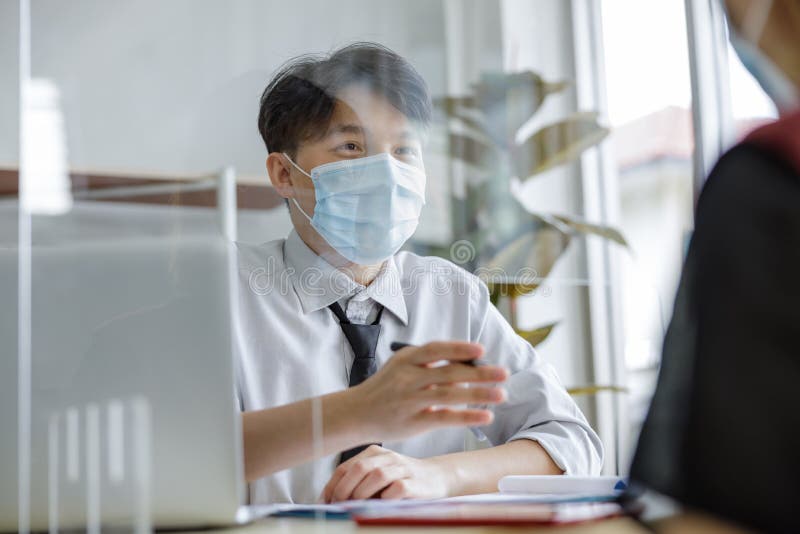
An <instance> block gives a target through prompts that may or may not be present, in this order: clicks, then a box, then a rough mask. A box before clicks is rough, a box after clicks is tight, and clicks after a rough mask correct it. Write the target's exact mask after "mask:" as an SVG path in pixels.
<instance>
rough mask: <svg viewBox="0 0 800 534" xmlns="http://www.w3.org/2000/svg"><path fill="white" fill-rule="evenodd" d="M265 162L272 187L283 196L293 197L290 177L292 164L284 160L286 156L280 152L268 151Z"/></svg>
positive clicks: (292, 185)
mask: <svg viewBox="0 0 800 534" xmlns="http://www.w3.org/2000/svg"><path fill="white" fill-rule="evenodd" d="M266 164H267V174H269V181H270V182H272V187H274V188H275V190H276V191H277V192H278V194H279V195H280V196H282V197H283V198H293V197H294V196H295V193H294V184H292V178H291V173H292V164H291V163H289V162H288V161H287V160H286V156H284V155H283V154H282V153H280V152H270V153H269V155H268V156H267V161H266Z"/></svg>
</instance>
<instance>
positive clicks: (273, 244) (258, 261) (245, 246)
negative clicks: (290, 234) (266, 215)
mask: <svg viewBox="0 0 800 534" xmlns="http://www.w3.org/2000/svg"><path fill="white" fill-rule="evenodd" d="M284 243H286V239H284V238H281V239H275V240H273V241H267V242H264V243H243V242H238V241H237V242H235V243H234V247H235V250H236V257H237V260H238V264H239V267H247V266H253V267H263V266H264V264H266V263H268V262H275V261H279V262H280V263H283V245H284Z"/></svg>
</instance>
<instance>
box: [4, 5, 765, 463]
mask: <svg viewBox="0 0 800 534" xmlns="http://www.w3.org/2000/svg"><path fill="white" fill-rule="evenodd" d="M700 4H704V3H701V2H697V3H694V4H693V3H691V2H687V3H684V2H682V1H680V0H668V1H667V0H648V1H641V0H602V1H600V0H598V1H591V0H584V1H581V0H573V1H571V2H566V1H562V0H536V1H526V0H442V1H429V0H405V1H403V2H395V1H389V0H381V1H375V0H372V1H358V0H348V1H339V2H328V1H326V0H305V1H302V2H300V1H297V2H293V3H290V4H288V3H286V2H271V1H270V2H265V1H256V0H247V1H245V0H240V1H237V2H222V1H212V0H203V1H188V0H186V1H173V2H168V3H162V2H156V1H137V2H123V1H112V2H108V1H101V0H80V1H75V2H69V3H64V2H59V1H57V0H34V1H33V2H32V3H31V35H30V76H31V79H30V81H29V82H26V83H29V85H28V87H30V93H29V98H27V99H26V100H25V102H24V107H22V108H21V105H22V104H21V102H22V101H21V99H20V98H19V95H20V93H19V87H20V79H19V76H18V75H17V73H18V72H19V69H18V66H19V62H20V51H21V48H20V45H19V43H20V34H19V31H18V30H19V28H18V11H17V10H18V3H17V2H16V1H14V0H0V73H2V74H0V94H2V95H3V98H1V99H0V176H2V181H0V246H3V247H13V246H15V245H17V244H18V238H19V237H18V227H17V221H18V215H19V213H18V209H17V208H18V198H17V191H18V190H19V187H18V180H19V178H18V176H19V175H18V170H19V169H20V166H21V165H22V166H23V168H24V166H25V165H26V164H28V165H30V167H29V171H30V172H29V173H28V174H27V175H28V176H31V177H34V178H35V177H38V178H36V180H38V181H36V182H35V183H34V184H33V185H32V187H31V188H30V189H29V191H32V194H31V195H30V196H29V197H28V198H27V199H25V202H27V208H29V211H30V213H31V214H32V219H31V220H32V234H31V236H32V237H31V240H32V243H33V244H34V245H36V244H53V243H60V244H69V243H79V242H82V241H86V240H115V239H121V238H132V237H137V236H152V235H158V236H163V237H164V238H167V239H181V238H183V237H187V236H191V235H197V234H216V233H219V232H220V224H222V225H223V227H224V225H225V224H226V223H225V222H224V220H223V219H224V217H223V218H222V219H221V217H220V214H219V211H220V209H221V208H220V206H221V203H220V202H219V198H218V197H219V195H220V194H218V193H217V189H216V188H217V182H218V181H219V180H220V179H223V180H224V179H228V180H230V179H231V178H232V177H233V178H235V182H236V184H237V186H238V195H237V204H238V209H237V210H235V212H234V213H235V220H236V224H235V225H234V226H235V228H236V238H237V239H239V240H242V241H247V242H263V241H268V240H271V239H275V238H279V237H283V236H285V235H286V233H287V232H288V231H289V229H290V223H289V220H288V216H287V213H286V210H285V207H284V206H283V204H282V202H281V201H280V199H279V198H278V197H277V195H275V194H274V192H273V191H272V190H271V189H270V187H269V186H268V184H267V179H266V174H265V171H264V164H263V161H264V157H265V153H264V148H263V145H262V143H261V140H260V138H259V136H258V133H257V130H256V114H257V109H258V97H259V95H260V92H261V90H262V89H263V87H264V85H265V84H266V82H267V81H268V79H269V77H270V74H271V73H272V72H273V71H274V70H275V69H276V68H277V67H278V66H279V65H280V64H281V63H282V62H283V61H285V60H287V59H289V58H290V57H293V56H295V55H298V54H301V53H308V52H326V51H329V50H331V49H333V48H335V47H337V46H340V45H344V44H347V43H349V42H352V41H356V40H373V41H377V42H380V43H382V44H385V45H387V46H389V47H390V48H393V49H394V50H396V51H397V52H399V53H400V54H402V55H404V56H405V57H407V58H408V59H409V60H410V61H411V62H412V63H413V64H414V65H415V66H416V67H417V69H418V70H419V71H420V73H421V74H422V75H423V77H425V79H426V80H427V81H428V84H429V86H430V89H431V92H432V94H433V95H434V97H442V96H445V95H458V94H465V93H467V92H469V91H470V88H471V84H474V83H476V82H477V81H478V80H479V79H480V77H481V75H482V74H484V73H486V72H518V71H524V70H533V71H535V72H537V73H538V74H540V75H541V76H542V77H543V78H544V79H546V80H548V81H560V80H566V81H569V82H570V86H569V87H568V88H567V89H566V90H564V91H562V92H560V93H558V94H555V95H551V96H549V97H548V98H547V99H546V100H545V102H544V104H543V105H542V107H541V108H540V110H539V111H538V113H536V115H535V116H534V118H533V119H532V121H531V122H530V123H529V124H527V125H526V126H525V128H526V129H529V130H531V131H532V130H535V129H537V128H539V127H541V126H544V125H547V124H550V123H553V122H555V121H558V120H560V119H563V118H564V117H565V116H567V115H569V114H570V113H573V112H575V111H590V110H592V111H597V112H599V115H600V119H599V120H600V122H601V124H602V125H604V126H607V127H608V128H610V130H611V134H610V135H609V136H608V137H607V138H606V139H605V140H604V141H603V142H602V143H601V144H599V145H598V146H596V147H593V148H590V149H589V150H588V151H587V152H585V153H584V155H583V156H582V157H581V158H576V159H575V160H574V161H572V162H569V163H567V164H564V165H561V166H559V167H556V168H554V169H552V170H549V171H547V172H546V173H543V174H541V175H539V176H537V177H536V178H535V179H531V180H527V181H525V182H522V183H512V187H514V190H515V193H516V194H517V195H518V198H520V199H521V201H522V202H524V203H525V205H526V206H528V207H530V208H531V209H534V210H538V211H542V212H548V213H563V214H570V215H574V216H577V217H582V218H586V219H588V220H591V221H593V222H598V223H603V224H607V225H611V226H613V227H615V228H618V229H619V230H620V231H621V233H622V234H623V235H624V236H625V238H626V240H627V242H628V243H629V248H627V249H626V248H624V247H619V246H616V245H614V244H613V243H609V242H607V241H606V240H602V239H600V238H597V237H587V238H585V239H579V240H575V241H574V242H573V243H572V244H571V246H570V248H569V249H568V250H567V251H566V253H564V254H563V255H562V256H561V258H560V259H559V260H558V262H557V263H556V266H555V268H554V270H553V271H552V273H551V275H550V276H549V277H548V280H547V282H546V284H544V285H543V287H542V290H541V291H538V292H537V293H536V294H534V295H528V296H525V297H522V298H521V299H520V301H519V303H518V310H517V318H518V322H519V325H520V327H521V328H533V327H536V326H539V325H543V324H550V323H555V322H557V323H558V325H557V327H556V328H555V329H554V330H553V332H552V333H551V334H550V336H549V337H548V339H547V340H546V341H544V342H543V343H542V344H541V345H540V346H539V349H540V351H541V353H542V355H543V356H544V357H545V358H546V359H547V360H548V361H550V362H551V363H552V364H553V365H554V366H555V367H556V369H557V371H558V373H559V375H560V377H561V379H562V381H563V382H564V383H565V385H567V386H583V385H597V384H601V385H616V386H621V387H624V388H626V390H627V392H625V393H613V392H601V393H598V394H595V395H581V396H579V397H577V398H578V400H579V403H580V405H581V407H582V408H583V409H584V411H585V412H586V414H587V416H588V417H589V419H590V421H591V422H592V423H593V425H595V426H596V427H597V428H598V431H599V433H600V434H601V436H602V438H603V440H604V443H605V445H606V448H607V451H608V452H609V454H608V457H607V458H608V461H607V463H606V468H605V469H606V471H607V472H608V473H611V472H618V471H624V470H625V469H626V468H627V464H628V459H629V456H630V450H631V447H632V444H633V443H635V436H636V433H637V429H638V425H639V424H640V423H641V420H642V418H643V416H644V411H645V409H646V406H647V401H648V400H649V396H650V394H651V392H652V387H653V385H654V379H655V375H656V372H657V369H658V357H659V352H660V344H661V338H662V334H663V325H665V324H666V323H667V321H668V319H669V314H670V312H671V304H672V295H673V293H674V289H675V287H676V285H677V276H678V273H679V268H680V263H681V259H682V255H683V251H684V246H685V243H686V239H687V237H688V235H689V233H690V232H691V227H692V206H693V198H694V194H695V191H696V190H697V186H698V183H697V182H696V180H695V178H694V177H695V176H696V175H697V174H698V173H697V169H698V165H701V166H702V164H703V162H704V161H706V160H710V159H709V158H710V155H709V154H715V153H718V152H719V150H721V149H722V148H723V147H724V146H725V144H726V143H727V144H729V143H731V142H733V141H734V140H735V139H736V138H738V137H739V136H741V135H742V134H743V133H745V132H746V131H749V130H750V129H752V128H753V127H755V126H756V125H758V124H760V123H761V122H763V120H765V119H767V118H769V117H772V116H774V114H775V111H774V109H772V108H771V107H770V106H769V104H768V103H766V99H765V97H764V96H763V94H761V93H760V90H759V89H758V88H757V86H756V85H755V84H754V83H753V81H752V80H751V79H750V78H749V77H748V76H747V75H746V74H745V73H744V71H743V70H742V68H741V65H739V64H738V62H737V61H736V60H735V59H734V57H733V55H731V54H727V55H726V52H727V51H726V49H725V48H724V47H719V46H717V47H716V48H714V46H709V45H708V43H705V42H703V41H701V39H703V38H709V37H707V36H699V35H694V34H693V33H692V32H691V31H690V29H689V28H690V27H691V25H689V24H687V20H693V19H694V20H697V18H698V17H707V18H708V19H709V20H710V22H711V27H714V28H716V29H717V33H718V34H719V35H718V36H717V37H719V36H724V27H723V26H722V25H721V21H720V20H719V13H717V12H715V11H714V10H713V9H707V10H703V8H702V7H697V6H699V5H700ZM687 6H688V7H689V8H688V9H687ZM631 20H638V21H649V22H643V23H641V24H636V25H634V24H631V23H630V21H631ZM712 34H713V32H712ZM710 38H714V36H713V35H712V36H711V37H710ZM715 42H716V43H717V45H718V43H719V42H720V41H715ZM711 44H712V45H713V44H714V42H712V43H711ZM709 51H711V52H714V53H716V54H717V56H714V57H712V58H708V57H705V56H706V55H707V54H708V53H709ZM720 58H722V59H720ZM704 61H718V62H722V65H723V66H724V68H725V69H726V73H727V75H728V76H730V80H731V83H730V87H731V91H730V92H727V91H726V92H725V94H719V88H718V87H717V88H714V87H709V86H708V84H706V85H705V86H703V85H702V79H701V80H700V82H701V86H700V87H695V88H694V89H693V87H692V84H691V82H690V72H691V70H692V68H695V69H698V70H699V71H702V65H703V62H704ZM693 66H694V67H693ZM715 91H717V93H715ZM709 94H712V95H714V94H716V96H717V97H718V98H717V99H716V101H717V102H722V104H724V108H723V109H719V106H717V108H714V109H712V108H710V107H709V106H705V107H703V106H702V105H701V104H704V103H706V102H709V101H711V100H712V99H710V97H709ZM692 103H694V104H695V106H694V108H693V106H692ZM21 116H22V117H23V119H22V121H26V120H30V121H31V122H30V124H31V126H30V128H28V130H27V131H28V133H29V135H30V136H31V137H30V139H29V140H28V141H27V142H26V141H23V143H22V146H24V147H25V150H26V151H27V152H23V156H22V160H21V158H20V146H21V143H20V117H21ZM698 117H704V120H705V124H708V123H709V122H713V121H717V122H718V123H719V124H721V125H723V126H724V127H723V128H721V130H720V131H722V132H723V133H724V136H725V137H724V138H722V139H716V140H711V139H708V138H707V137H706V136H705V133H704V130H703V129H702V128H701V127H700V126H699V123H698V120H697V119H698ZM447 127H448V119H447V118H445V117H444V116H442V115H441V114H440V116H439V118H438V122H437V124H436V125H435V126H434V129H433V131H432V135H431V139H430V143H429V145H428V147H427V150H426V153H425V162H426V167H427V170H428V176H429V179H428V203H427V205H426V207H425V210H424V212H423V218H422V223H421V225H420V229H419V231H418V233H417V235H416V236H415V241H416V242H417V243H419V244H424V245H436V246H447V244H449V243H450V242H452V240H453V239H454V234H453V228H452V215H453V214H452V202H451V198H452V197H453V196H458V195H459V194H460V192H461V191H463V190H464V188H465V184H466V183H467V182H468V181H469V180H474V179H475V177H476V176H477V174H478V173H477V172H476V171H475V170H474V169H471V168H469V167H468V166H465V165H464V164H463V163H462V162H460V161H456V160H454V159H453V158H451V157H450V155H449V154H450V150H449V148H450V147H449V146H448V135H447ZM695 139H699V140H701V141H702V144H700V143H695ZM715 143H716V144H715ZM26 153H27V154H29V156H28V158H29V159H27V160H26V159H25V158H26V156H25V154H26ZM712 159H713V158H712ZM698 161H699V163H698ZM226 169H227V170H226ZM23 174H24V172H23ZM176 184H178V187H177V188H176V187H175V185H176ZM202 184H206V185H202ZM193 185H194V186H196V190H192V186H193ZM153 186H156V189H154V190H146V189H135V188H137V187H144V188H148V187H153ZM162 186H165V187H162ZM130 187H134V189H126V188H130ZM112 189H115V190H117V192H121V194H120V195H115V193H112V192H111V191H112ZM221 194H224V193H221ZM229 217H230V215H229ZM221 221H222V222H221ZM227 224H228V225H229V226H228V228H230V221H228V223H227ZM16 304H17V303H16V301H15V300H14V299H5V298H4V299H3V302H2V304H0V305H1V306H3V310H2V313H3V314H4V316H5V314H17V306H16ZM57 305H59V306H64V313H65V314H68V313H70V312H71V310H74V309H77V308H78V307H79V306H80V303H57ZM503 311H505V312H506V313H508V311H509V310H507V309H503ZM10 316H11V315H9V317H10ZM13 358H14V355H13V354H6V353H4V354H3V360H4V362H6V363H7V364H8V365H11V362H13ZM9 370H12V371H13V366H12V367H9Z"/></svg>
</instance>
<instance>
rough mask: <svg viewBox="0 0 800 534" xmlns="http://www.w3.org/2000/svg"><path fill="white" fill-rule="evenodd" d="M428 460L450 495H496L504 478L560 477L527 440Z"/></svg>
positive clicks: (536, 445) (546, 456) (542, 452)
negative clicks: (440, 471) (440, 474)
mask: <svg viewBox="0 0 800 534" xmlns="http://www.w3.org/2000/svg"><path fill="white" fill-rule="evenodd" d="M430 460H431V461H432V462H434V463H435V464H437V465H439V466H440V467H442V468H443V472H444V473H446V474H447V475H446V476H447V477H448V488H449V492H448V493H449V494H450V495H451V496H455V495H468V494H475V493H493V492H496V491H497V483H498V482H499V481H500V479H501V478H503V477H504V476H506V475H561V474H563V471H562V470H561V469H560V468H559V467H558V466H557V465H556V463H555V462H554V461H553V459H552V458H551V457H550V455H549V454H547V451H545V450H544V448H543V447H542V446H541V445H539V443H538V442H535V441H531V440H528V439H520V440H515V441H512V442H510V443H506V444H504V445H498V446H496V447H491V448H489V449H480V450H476V451H467V452H457V453H453V454H446V455H443V456H437V457H435V458H431V459H430Z"/></svg>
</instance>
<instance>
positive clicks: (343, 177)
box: [284, 153, 425, 265]
mask: <svg viewBox="0 0 800 534" xmlns="http://www.w3.org/2000/svg"><path fill="white" fill-rule="evenodd" d="M284 156H286V158H287V159H288V160H289V162H290V163H291V164H292V165H294V167H295V168H296V169H297V170H298V171H300V172H302V173H303V174H305V175H306V176H308V177H309V178H311V181H312V182H313V183H314V191H315V194H316V204H315V206H314V216H313V217H309V216H308V214H307V213H306V212H305V211H303V208H301V207H300V204H298V203H297V200H296V199H294V198H293V199H292V200H293V201H294V204H295V206H297V209H298V210H300V213H302V214H303V215H304V216H305V217H306V219H308V220H309V221H310V222H311V226H312V227H313V228H314V229H315V230H316V231H317V233H319V235H321V236H322V237H323V238H324V239H325V241H327V242H328V244H329V245H330V246H331V247H333V248H334V249H335V250H336V252H338V253H339V254H341V255H342V256H343V257H345V258H347V259H348V260H350V261H351V262H353V263H357V264H359V265H373V264H376V263H380V262H382V261H384V260H386V259H387V258H389V257H391V256H392V255H394V253H395V252H397V251H398V250H400V247H402V246H403V243H405V242H406V241H407V240H408V238H409V237H411V235H412V234H413V233H414V231H415V230H416V229H417V224H418V222H419V214H420V211H421V210H422V206H423V205H424V204H425V171H424V170H422V169H420V168H418V167H414V166H413V165H409V164H407V163H403V162H401V161H398V160H397V159H395V158H393V157H392V156H390V155H389V154H386V153H381V154H377V155H375V156H369V157H366V158H358V159H349V160H342V161H335V162H333V163H326V164H324V165H320V166H318V167H314V168H313V169H311V174H309V173H307V172H306V171H304V170H303V169H301V168H300V167H299V166H298V165H297V164H296V163H295V162H294V161H292V158H290V157H289V156H287V155H286V154H284Z"/></svg>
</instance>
